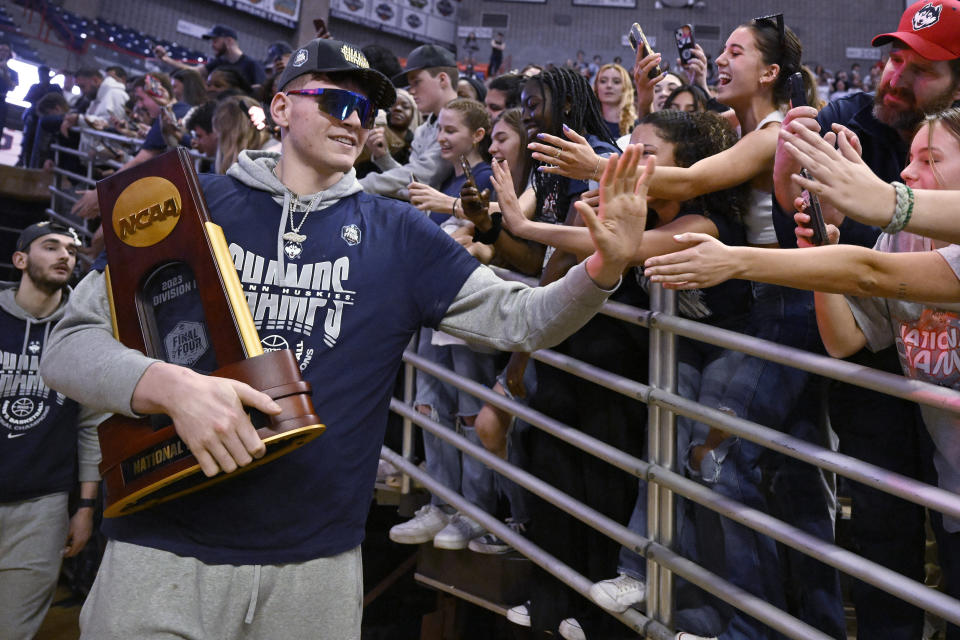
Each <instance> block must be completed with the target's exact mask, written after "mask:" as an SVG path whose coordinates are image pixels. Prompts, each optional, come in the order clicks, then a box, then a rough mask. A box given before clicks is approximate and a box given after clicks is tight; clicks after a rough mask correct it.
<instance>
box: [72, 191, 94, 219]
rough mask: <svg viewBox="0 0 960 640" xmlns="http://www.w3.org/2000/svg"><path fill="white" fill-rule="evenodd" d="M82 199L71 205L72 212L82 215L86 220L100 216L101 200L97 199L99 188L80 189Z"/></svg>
mask: <svg viewBox="0 0 960 640" xmlns="http://www.w3.org/2000/svg"><path fill="white" fill-rule="evenodd" d="M77 193H78V194H80V199H79V200H77V201H76V202H74V203H73V206H72V207H70V213H72V214H73V215H75V216H80V217H81V218H83V219H84V220H91V219H93V218H99V217H100V201H99V200H97V190H96V189H90V190H89V191H78V192H77Z"/></svg>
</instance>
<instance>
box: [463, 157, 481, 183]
mask: <svg viewBox="0 0 960 640" xmlns="http://www.w3.org/2000/svg"><path fill="white" fill-rule="evenodd" d="M460 167H461V168H462V169H463V175H465V176H466V177H467V180H466V181H467V182H472V183H473V186H477V181H476V180H474V179H473V172H472V171H470V163H469V162H467V157H466V156H464V155H461V156H460Z"/></svg>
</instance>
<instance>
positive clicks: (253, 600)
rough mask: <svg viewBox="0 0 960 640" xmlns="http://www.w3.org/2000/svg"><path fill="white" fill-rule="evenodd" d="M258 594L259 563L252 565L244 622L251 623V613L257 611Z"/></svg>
mask: <svg viewBox="0 0 960 640" xmlns="http://www.w3.org/2000/svg"><path fill="white" fill-rule="evenodd" d="M259 596H260V565H258V564H255V565H253V584H252V585H251V586H250V605H249V606H248V607H247V617H246V618H244V619H243V622H244V624H253V614H254V613H256V611H257V598H258V597H259Z"/></svg>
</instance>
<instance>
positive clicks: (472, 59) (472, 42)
mask: <svg viewBox="0 0 960 640" xmlns="http://www.w3.org/2000/svg"><path fill="white" fill-rule="evenodd" d="M478 51H480V45H479V44H478V43H477V34H476V32H475V31H471V32H470V33H468V34H467V38H466V39H465V40H464V41H463V52H464V54H465V57H464V59H463V61H464V62H465V63H466V65H467V67H473V65H474V64H476V57H477V52H478Z"/></svg>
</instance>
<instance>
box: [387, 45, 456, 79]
mask: <svg viewBox="0 0 960 640" xmlns="http://www.w3.org/2000/svg"><path fill="white" fill-rule="evenodd" d="M455 66H457V59H456V58H455V57H454V55H453V52H452V51H450V50H449V49H444V48H443V47H438V46H437V45H435V44H424V45H420V46H419V47H417V48H416V49H414V50H413V51H411V52H410V55H409V56H407V64H406V66H404V67H403V73H400V74H397V75H396V76H394V78H393V81H394V82H396V83H397V84H398V85H400V86H403V87H405V86H407V84H409V83H408V82H407V74H408V73H410V72H411V71H420V70H421V69H433V68H434V67H455Z"/></svg>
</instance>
